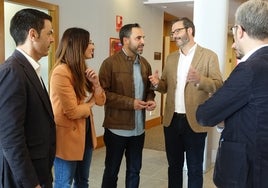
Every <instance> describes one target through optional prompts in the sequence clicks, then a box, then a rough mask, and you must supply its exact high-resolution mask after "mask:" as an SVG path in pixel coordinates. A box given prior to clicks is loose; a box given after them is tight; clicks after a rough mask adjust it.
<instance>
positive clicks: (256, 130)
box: [196, 47, 268, 188]
mask: <svg viewBox="0 0 268 188" xmlns="http://www.w3.org/2000/svg"><path fill="white" fill-rule="evenodd" d="M196 116H197V120H198V122H199V123H200V124H202V125H205V126H215V125H216V124H218V123H220V122H222V121H224V123H225V128H224V130H223V132H222V134H221V138H220V143H219V149H218V153H217V158H216V164H215V170H214V183H215V184H216V185H217V186H218V187H223V188H225V187H236V188H247V187H248V188H253V187H254V188H267V187H268V178H267V177H268V47H262V48H260V49H258V50H257V51H256V52H254V53H253V54H252V55H251V56H250V57H249V58H248V59H247V60H246V61H245V62H241V63H239V65H238V66H237V67H236V68H235V69H234V70H233V71H232V73H231V74H230V76H229V78H228V79H227V80H226V81H225V82H224V85H223V86H222V87H221V88H220V89H219V90H218V91H217V92H216V93H215V94H214V95H213V96H212V97H211V98H210V99H208V100H207V101H206V102H205V103H204V104H202V105H200V106H199V107H198V109H197V113H196Z"/></svg>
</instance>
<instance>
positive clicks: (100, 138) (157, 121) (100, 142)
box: [97, 117, 162, 149]
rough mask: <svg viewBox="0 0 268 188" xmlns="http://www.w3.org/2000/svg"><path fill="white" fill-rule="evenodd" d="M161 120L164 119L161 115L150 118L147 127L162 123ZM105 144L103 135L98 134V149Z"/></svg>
mask: <svg viewBox="0 0 268 188" xmlns="http://www.w3.org/2000/svg"><path fill="white" fill-rule="evenodd" d="M161 120H162V118H161V117H157V118H154V119H150V120H148V121H146V123H145V129H150V128H152V127H155V126H158V125H160V124H161ZM103 146H104V141H103V135H101V136H98V137H97V149H98V148H101V147H103Z"/></svg>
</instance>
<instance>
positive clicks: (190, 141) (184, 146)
mask: <svg viewBox="0 0 268 188" xmlns="http://www.w3.org/2000/svg"><path fill="white" fill-rule="evenodd" d="M164 135H165V147H166V155H167V160H168V165H169V167H168V188H182V185H183V165H184V152H185V153H186V164H187V169H188V188H202V187H203V158H204V148H205V140H206V136H207V133H195V132H193V131H192V129H191V128H190V125H189V123H188V121H187V119H186V115H178V114H176V113H174V116H173V118H172V121H171V124H170V126H169V127H164Z"/></svg>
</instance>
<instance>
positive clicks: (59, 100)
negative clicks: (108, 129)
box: [50, 64, 106, 160]
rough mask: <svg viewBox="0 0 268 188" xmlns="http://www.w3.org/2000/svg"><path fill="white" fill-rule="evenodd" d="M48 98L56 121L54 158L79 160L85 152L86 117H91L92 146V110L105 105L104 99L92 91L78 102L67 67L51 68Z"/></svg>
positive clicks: (95, 144) (95, 141)
mask: <svg viewBox="0 0 268 188" xmlns="http://www.w3.org/2000/svg"><path fill="white" fill-rule="evenodd" d="M50 99H51V103H52V108H53V112H54V116H55V122H56V156H57V157H59V158H61V159H64V160H82V159H83V155H84V150H85V139H86V138H85V135H86V134H85V132H86V118H88V117H90V121H91V133H92V143H93V147H94V148H96V146H97V138H96V132H95V127H94V121H93V113H92V110H91V108H92V107H93V106H94V105H95V104H96V105H99V106H102V105H104V103H105V100H106V96H105V93H104V90H102V92H94V91H93V93H92V96H91V98H90V100H89V101H88V102H84V99H83V100H78V99H77V97H76V94H75V91H74V83H73V77H72V74H71V71H70V69H69V67H68V65H66V64H61V65H58V66H57V67H55V68H54V70H53V72H52V74H51V78H50Z"/></svg>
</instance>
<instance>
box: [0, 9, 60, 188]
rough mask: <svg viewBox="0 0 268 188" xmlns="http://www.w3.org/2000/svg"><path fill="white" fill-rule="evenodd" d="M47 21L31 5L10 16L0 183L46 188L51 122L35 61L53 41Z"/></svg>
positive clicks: (2, 80) (2, 85)
mask: <svg viewBox="0 0 268 188" xmlns="http://www.w3.org/2000/svg"><path fill="white" fill-rule="evenodd" d="M51 22H52V18H51V16H49V15H47V14H45V13H44V12H41V11H38V10H35V9H22V10H20V11H18V12H17V13H16V14H15V15H14V16H13V18H12V19H11V23H10V33H11V36H12V37H13V39H14V41H15V43H16V50H15V51H14V52H13V54H12V55H11V56H10V57H9V58H8V59H7V60H6V61H5V62H4V63H3V64H2V65H0V96H1V98H0V114H1V115H0V174H1V176H0V188H21V187H25V188H33V187H35V188H41V187H42V188H52V172H51V169H52V165H53V160H54V156H55V123H54V117H53V112H52V108H51V103H50V100H49V97H48V93H47V91H46V88H45V86H44V84H43V83H42V81H41V78H40V64H39V63H38V61H39V60H40V59H41V58H42V57H43V56H47V55H48V51H49V48H50V45H51V43H53V42H54V38H53V36H52V34H53V30H52V23H51Z"/></svg>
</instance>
